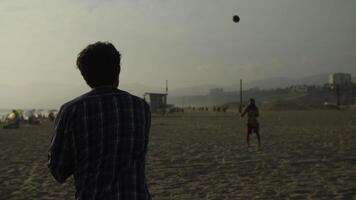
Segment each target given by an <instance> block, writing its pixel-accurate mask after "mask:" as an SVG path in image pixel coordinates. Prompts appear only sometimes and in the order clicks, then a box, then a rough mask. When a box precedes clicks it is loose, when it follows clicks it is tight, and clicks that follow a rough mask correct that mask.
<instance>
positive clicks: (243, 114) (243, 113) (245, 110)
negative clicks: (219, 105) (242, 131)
mask: <svg viewBox="0 0 356 200" xmlns="http://www.w3.org/2000/svg"><path fill="white" fill-rule="evenodd" d="M247 109H248V107H246V108H245V109H244V111H243V112H242V114H241V115H240V116H241V117H244V116H245V115H246V112H247Z"/></svg>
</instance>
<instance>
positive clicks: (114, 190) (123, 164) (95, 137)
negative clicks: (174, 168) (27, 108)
mask: <svg viewBox="0 0 356 200" xmlns="http://www.w3.org/2000/svg"><path fill="white" fill-rule="evenodd" d="M150 123H151V115H150V111H149V107H148V105H147V103H146V102H145V101H144V100H143V99H141V98H138V97H135V96H133V95H131V94H129V93H127V92H125V91H121V90H118V89H116V88H109V87H103V88H96V89H93V90H92V91H90V92H89V93H86V94H84V95H82V96H80V97H78V98H76V99H74V100H72V101H70V102H68V103H66V104H64V105H63V106H62V107H61V109H60V111H59V113H58V116H57V118H56V120H55V128H54V129H55V133H54V136H53V138H52V141H51V146H50V150H49V163H48V167H49V169H50V171H51V173H52V175H53V176H54V178H55V179H56V180H57V181H58V182H60V183H63V182H64V181H65V180H66V179H67V178H68V177H69V176H71V175H72V174H73V175H74V181H75V188H76V199H80V200H94V199H95V200H98V199H100V200H101V199H103V200H116V199H120V200H141V199H144V200H146V199H151V198H150V194H149V192H148V188H147V185H146V177H145V155H146V152H147V144H148V133H149V129H150Z"/></svg>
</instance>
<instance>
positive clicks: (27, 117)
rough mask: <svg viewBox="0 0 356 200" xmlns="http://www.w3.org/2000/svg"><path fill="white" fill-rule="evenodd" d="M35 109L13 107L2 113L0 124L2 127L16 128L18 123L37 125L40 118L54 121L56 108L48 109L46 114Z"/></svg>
mask: <svg viewBox="0 0 356 200" xmlns="http://www.w3.org/2000/svg"><path fill="white" fill-rule="evenodd" d="M36 112H37V111H36V110H35V109H32V110H28V111H26V112H25V111H24V110H19V109H13V110H12V111H11V112H9V113H7V114H5V115H3V116H2V117H1V119H0V124H1V125H2V127H3V128H4V129H16V128H20V125H21V124H22V123H23V124H31V125H39V124H40V123H41V119H49V120H50V121H54V119H55V117H56V112H57V111H56V110H50V111H49V112H48V113H47V114H43V113H36Z"/></svg>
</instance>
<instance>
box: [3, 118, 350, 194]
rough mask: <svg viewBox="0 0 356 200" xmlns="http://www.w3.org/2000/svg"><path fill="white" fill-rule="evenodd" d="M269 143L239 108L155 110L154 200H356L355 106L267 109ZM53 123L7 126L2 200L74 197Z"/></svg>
mask: <svg viewBox="0 0 356 200" xmlns="http://www.w3.org/2000/svg"><path fill="white" fill-rule="evenodd" d="M261 114H262V115H261V119H260V123H261V138H262V148H261V149H258V148H257V146H256V144H257V141H256V137H255V135H253V136H252V138H251V143H252V147H251V148H247V146H246V143H245V129H244V125H245V122H244V121H242V120H241V119H240V118H239V117H238V116H237V115H236V114H234V113H212V112H190V113H183V114H181V113H179V114H172V115H168V116H166V117H161V116H154V117H153V119H152V127H151V133H150V143H149V152H148V157H147V172H146V173H147V179H148V183H149V188H150V191H151V193H152V196H153V199H157V200H161V199H176V200H181V199H204V200H207V199H216V200H222V199H226V200H234V199H244V200H245V199H356V112H355V111H353V112H352V111H278V112H272V111H266V112H263V111H262V112H261ZM52 126H53V124H52V123H51V122H43V123H42V125H40V126H30V125H24V126H22V127H21V128H20V129H16V130H5V129H0V200H7V199H48V200H50V199H51V200H54V199H74V186H73V179H72V178H70V179H69V180H68V181H67V182H66V183H65V184H63V185H60V184H58V183H56V182H55V181H54V179H53V178H52V176H51V175H50V174H49V171H48V169H47V165H46V163H47V150H48V146H49V142H50V139H51V137H52Z"/></svg>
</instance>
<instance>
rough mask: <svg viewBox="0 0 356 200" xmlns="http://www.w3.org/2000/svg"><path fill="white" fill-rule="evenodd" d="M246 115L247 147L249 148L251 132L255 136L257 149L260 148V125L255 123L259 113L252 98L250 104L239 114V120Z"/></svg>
mask: <svg viewBox="0 0 356 200" xmlns="http://www.w3.org/2000/svg"><path fill="white" fill-rule="evenodd" d="M246 114H247V147H250V134H252V131H253V132H255V133H256V135H257V139H258V147H261V139H260V133H259V129H260V125H259V123H258V121H257V117H258V116H259V112H258V108H257V106H256V103H255V100H254V99H252V98H251V99H250V104H249V105H248V106H247V107H246V108H245V110H244V111H243V112H242V113H241V118H242V117H244V116H245V115H246Z"/></svg>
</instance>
